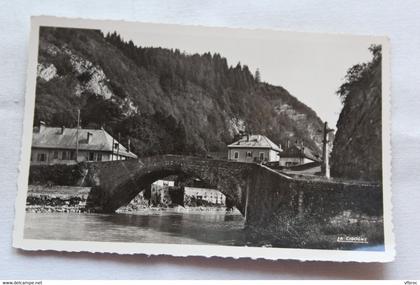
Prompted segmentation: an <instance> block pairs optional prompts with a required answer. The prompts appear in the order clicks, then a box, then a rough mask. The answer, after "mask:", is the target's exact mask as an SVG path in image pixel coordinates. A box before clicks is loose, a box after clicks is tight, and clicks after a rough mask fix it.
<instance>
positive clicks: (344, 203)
mask: <svg viewBox="0 0 420 285" xmlns="http://www.w3.org/2000/svg"><path fill="white" fill-rule="evenodd" d="M87 167H88V171H87V174H86V179H85V181H86V183H87V184H89V185H90V186H92V190H91V192H90V194H89V198H88V202H87V206H88V207H90V208H91V209H93V210H95V211H97V212H103V213H112V212H114V211H116V210H117V209H118V208H119V207H121V206H123V205H126V204H128V203H129V202H130V201H131V200H132V199H133V198H134V197H135V196H136V195H137V194H138V193H139V192H140V191H142V190H144V189H146V188H147V187H149V186H150V184H151V183H153V182H154V181H156V180H158V179H162V178H164V177H167V176H169V175H173V174H183V175H187V176H191V177H197V178H200V179H201V180H203V181H204V182H205V183H206V184H207V185H208V186H209V187H211V188H214V189H218V190H219V191H220V192H222V193H223V194H224V195H226V196H227V197H229V198H230V199H231V200H232V201H233V202H234V204H235V206H236V207H237V208H238V209H239V211H240V212H241V213H242V214H243V215H244V216H245V218H246V223H247V224H248V225H259V226H261V225H265V224H268V223H271V222H272V221H273V220H274V219H278V217H279V216H280V217H285V218H286V217H289V218H290V217H298V218H305V217H309V216H310V217H319V218H320V219H328V218H331V217H334V216H337V215H340V214H342V213H343V212H344V211H351V212H353V213H356V214H360V215H367V216H382V187H381V185H380V184H372V183H363V182H355V181H339V182H337V181H333V180H332V181H327V180H308V179H302V178H291V177H289V176H286V175H284V174H281V173H279V172H276V171H274V170H272V169H270V168H268V167H265V166H263V165H259V164H255V163H241V162H234V161H228V160H214V159H206V158H199V157H191V156H179V155H162V156H153V157H145V158H141V159H140V160H124V161H111V162H96V163H89V164H88V165H87Z"/></svg>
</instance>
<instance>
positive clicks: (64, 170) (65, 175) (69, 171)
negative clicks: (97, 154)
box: [29, 164, 86, 186]
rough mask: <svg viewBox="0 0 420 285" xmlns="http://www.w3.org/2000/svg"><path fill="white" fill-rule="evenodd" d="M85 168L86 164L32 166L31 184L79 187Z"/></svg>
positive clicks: (30, 169) (30, 172) (30, 173)
mask: <svg viewBox="0 0 420 285" xmlns="http://www.w3.org/2000/svg"><path fill="white" fill-rule="evenodd" d="M85 168H86V167H85V165H84V164H75V165H65V164H56V165H31V166H30V168H29V184H32V185H39V184H41V185H66V186H77V184H78V182H79V181H80V180H81V179H82V178H83V175H84V172H85V171H84V170H85Z"/></svg>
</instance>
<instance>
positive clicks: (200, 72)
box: [34, 27, 322, 156]
mask: <svg viewBox="0 0 420 285" xmlns="http://www.w3.org/2000/svg"><path fill="white" fill-rule="evenodd" d="M39 42H40V44H39V57H38V79H37V90H36V106H35V120H34V124H38V122H39V121H40V120H42V121H45V122H46V123H47V125H51V126H62V125H65V126H69V127H72V126H75V124H76V114H77V109H81V119H82V126H83V127H93V128H98V127H104V128H105V129H106V130H107V131H108V132H110V133H111V135H113V136H115V137H117V136H118V135H120V136H121V140H122V143H123V144H124V143H126V142H127V141H128V138H130V141H131V144H132V150H133V151H134V152H135V153H136V154H138V155H140V156H144V155H154V154H164V153H173V154H195V155H196V154H199V155H208V154H210V153H216V152H218V153H225V152H226V145H227V144H229V143H231V142H232V141H233V140H234V138H235V136H237V135H238V134H239V133H240V132H243V131H247V132H252V133H258V134H262V135H266V136H268V137H270V139H271V140H273V141H274V142H275V143H278V144H285V143H286V141H287V140H290V141H294V140H299V141H303V142H304V144H305V145H306V146H308V147H310V148H312V149H314V150H315V151H320V149H321V137H320V136H319V134H318V133H317V130H318V129H321V128H322V121H321V120H320V119H319V118H318V116H317V115H316V113H315V112H314V111H313V110H312V109H310V108H309V107H307V106H306V105H305V104H303V103H301V102H300V101H299V100H297V99H296V98H295V97H293V96H291V95H290V94H289V93H288V92H287V90H285V89H284V88H282V87H279V86H272V85H270V84H267V83H260V82H259V81H258V80H256V79H255V78H254V76H253V75H252V74H251V73H250V71H249V70H248V68H247V67H246V66H245V65H244V66H241V65H240V64H238V65H237V66H236V67H232V66H228V64H227V60H226V59H225V58H223V57H221V55H218V54H214V55H211V54H209V53H206V54H203V55H198V54H194V55H187V54H184V53H181V52H180V51H178V50H175V51H174V50H168V49H162V48H144V47H137V46H135V45H134V44H133V43H132V42H125V41H123V40H122V39H121V38H120V37H119V36H118V35H117V34H112V35H107V36H105V35H103V34H102V33H101V32H99V31H94V30H78V29H60V28H46V27H44V28H41V30H40V41H39Z"/></svg>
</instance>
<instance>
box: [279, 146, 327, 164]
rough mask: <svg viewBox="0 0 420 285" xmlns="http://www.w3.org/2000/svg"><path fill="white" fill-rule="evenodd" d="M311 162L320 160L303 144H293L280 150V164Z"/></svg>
mask: <svg viewBox="0 0 420 285" xmlns="http://www.w3.org/2000/svg"><path fill="white" fill-rule="evenodd" d="M311 162H321V159H320V158H319V156H317V155H316V154H315V153H314V152H313V151H312V150H310V149H309V148H307V147H304V146H303V145H293V146H291V147H290V148H288V149H286V150H284V151H282V152H280V160H279V165H280V166H284V167H291V166H297V165H303V164H307V163H311Z"/></svg>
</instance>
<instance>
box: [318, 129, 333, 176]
mask: <svg viewBox="0 0 420 285" xmlns="http://www.w3.org/2000/svg"><path fill="white" fill-rule="evenodd" d="M333 131H334V129H329V128H328V123H327V122H325V123H324V138H323V140H322V169H321V171H322V173H323V175H324V176H325V177H326V178H330V163H329V161H328V160H329V151H328V143H329V140H328V134H329V133H330V132H333Z"/></svg>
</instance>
